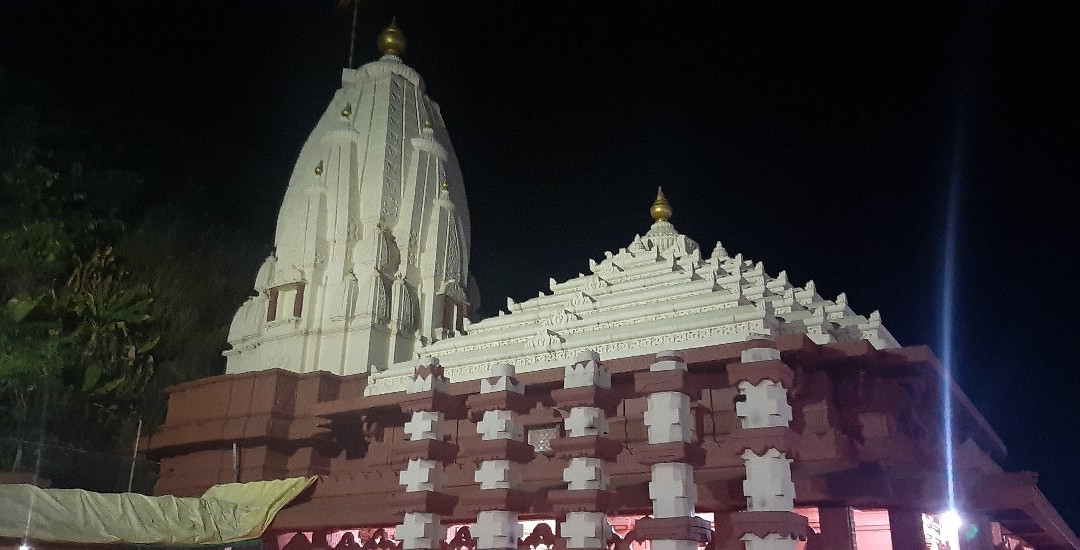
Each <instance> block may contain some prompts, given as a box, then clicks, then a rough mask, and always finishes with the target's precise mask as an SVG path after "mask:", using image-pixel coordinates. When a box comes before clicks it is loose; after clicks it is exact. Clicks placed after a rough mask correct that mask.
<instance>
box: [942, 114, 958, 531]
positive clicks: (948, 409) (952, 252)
mask: <svg viewBox="0 0 1080 550" xmlns="http://www.w3.org/2000/svg"><path fill="white" fill-rule="evenodd" d="M957 133H958V138H959V137H960V136H962V135H963V131H962V129H958V131H957ZM952 163H953V164H952V177H951V178H950V181H949V199H948V211H947V213H946V216H945V249H944V251H943V252H944V258H943V260H944V261H943V266H942V267H943V269H942V281H941V282H942V285H941V352H942V353H941V366H942V370H943V371H944V372H942V373H941V409H942V411H941V413H942V414H941V416H942V418H941V423H942V430H941V431H942V439H943V440H944V441H942V446H943V447H945V457H944V458H945V464H943V465H942V466H943V467H944V469H945V484H946V492H947V494H946V495H945V496H946V498H947V499H948V500H947V504H948V506H949V509H950V510H955V509H956V473H955V464H956V462H955V457H954V455H953V396H952V379H953V376H952V372H953V366H954V365H953V308H954V306H953V299H954V298H955V285H956V249H957V243H956V240H957V236H958V233H959V224H960V220H959V218H960V184H961V182H960V176H961V171H962V169H963V159H962V155H961V152H960V139H957V145H956V149H955V150H954V151H953V159H952Z"/></svg>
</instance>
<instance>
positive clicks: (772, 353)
mask: <svg viewBox="0 0 1080 550" xmlns="http://www.w3.org/2000/svg"><path fill="white" fill-rule="evenodd" d="M779 360H780V350H778V349H776V348H750V349H744V350H743V352H742V362H743V363H756V362H758V361H779Z"/></svg>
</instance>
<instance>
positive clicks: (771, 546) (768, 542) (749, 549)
mask: <svg viewBox="0 0 1080 550" xmlns="http://www.w3.org/2000/svg"><path fill="white" fill-rule="evenodd" d="M742 541H743V543H744V544H746V550H796V549H797V548H798V547H799V541H797V540H795V539H792V538H787V537H782V536H780V535H778V534H776V533H769V534H768V535H765V538H760V537H758V536H757V535H755V534H753V533H747V534H745V535H743V537H742Z"/></svg>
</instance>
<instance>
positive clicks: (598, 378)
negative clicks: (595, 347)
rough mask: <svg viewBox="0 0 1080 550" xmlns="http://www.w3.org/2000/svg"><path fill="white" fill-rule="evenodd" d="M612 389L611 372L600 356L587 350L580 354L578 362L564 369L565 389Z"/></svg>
mask: <svg viewBox="0 0 1080 550" xmlns="http://www.w3.org/2000/svg"><path fill="white" fill-rule="evenodd" d="M590 386H596V387H600V388H610V387H611V371H609V370H607V368H606V367H604V365H603V364H602V363H600V354H598V353H596V352H595V351H591V350H586V351H583V352H581V353H579V354H578V356H577V361H575V362H574V364H572V365H567V366H566V367H565V368H564V369H563V387H564V388H587V387H590Z"/></svg>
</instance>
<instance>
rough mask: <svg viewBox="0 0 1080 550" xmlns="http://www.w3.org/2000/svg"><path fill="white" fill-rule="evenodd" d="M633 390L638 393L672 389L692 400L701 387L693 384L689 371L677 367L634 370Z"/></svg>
mask: <svg viewBox="0 0 1080 550" xmlns="http://www.w3.org/2000/svg"><path fill="white" fill-rule="evenodd" d="M634 391H635V392H637V393H638V394H640V395H648V394H650V393H656V392H662V391H673V392H679V393H685V394H686V395H689V396H690V399H694V400H697V399H699V398H700V397H701V388H699V387H697V386H696V385H694V384H693V382H692V380H691V376H690V374H689V373H687V372H686V371H683V370H679V369H676V370H663V371H639V372H635V373H634Z"/></svg>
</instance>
